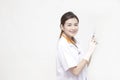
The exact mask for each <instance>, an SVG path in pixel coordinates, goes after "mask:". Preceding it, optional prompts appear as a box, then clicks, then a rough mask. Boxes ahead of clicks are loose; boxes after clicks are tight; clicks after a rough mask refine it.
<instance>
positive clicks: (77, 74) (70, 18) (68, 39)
mask: <svg viewBox="0 0 120 80" xmlns="http://www.w3.org/2000/svg"><path fill="white" fill-rule="evenodd" d="M78 24H79V19H78V17H77V16H76V15H75V14H74V13H73V12H66V13H65V14H64V15H63V16H62V17H61V24H60V28H61V34H60V39H59V41H58V48H57V49H58V53H57V67H56V68H57V80H88V79H87V65H88V64H89V62H90V59H91V56H92V54H93V52H94V50H95V47H96V41H95V37H94V36H93V37H92V39H91V41H90V47H89V49H88V51H87V53H84V52H83V51H82V49H81V48H80V44H79V42H78V41H77V40H76V39H75V37H74V36H75V35H76V33H77V32H78V28H79V27H78Z"/></svg>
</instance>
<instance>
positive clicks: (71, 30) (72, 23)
mask: <svg viewBox="0 0 120 80" xmlns="http://www.w3.org/2000/svg"><path fill="white" fill-rule="evenodd" d="M61 29H62V30H63V32H64V34H65V35H66V36H68V37H70V38H71V37H74V36H75V35H76V33H77V32H78V21H77V19H76V18H71V19H68V20H67V21H66V22H65V24H64V25H63V26H61Z"/></svg>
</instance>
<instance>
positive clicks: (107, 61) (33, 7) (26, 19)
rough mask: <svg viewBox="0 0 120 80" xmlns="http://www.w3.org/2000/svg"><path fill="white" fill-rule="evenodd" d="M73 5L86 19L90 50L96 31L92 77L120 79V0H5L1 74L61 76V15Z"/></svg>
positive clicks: (51, 79) (26, 79)
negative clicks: (58, 59)
mask: <svg viewBox="0 0 120 80" xmlns="http://www.w3.org/2000/svg"><path fill="white" fill-rule="evenodd" d="M67 11H73V12H74V13H75V14H76V15H77V16H78V17H79V19H80V24H79V27H80V28H79V33H78V34H77V36H78V38H79V39H80V41H81V42H82V44H81V46H82V47H83V49H84V51H87V47H88V42H89V39H90V37H91V35H92V33H94V32H95V33H96V37H97V41H98V43H99V44H98V46H97V49H96V51H95V53H94V55H93V58H92V61H91V64H90V66H89V78H90V80H120V77H119V74H120V69H119V68H120V64H119V60H120V58H119V53H120V50H119V47H120V37H119V34H120V31H119V27H120V1H119V0H71V1H70V0H0V80H55V77H56V73H55V71H56V69H55V68H56V64H55V54H56V43H57V40H58V37H59V34H60V28H59V24H60V18H61V16H62V15H63V13H65V12H67Z"/></svg>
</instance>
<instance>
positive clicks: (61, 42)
mask: <svg viewBox="0 0 120 80" xmlns="http://www.w3.org/2000/svg"><path fill="white" fill-rule="evenodd" d="M68 44H69V43H68V42H67V40H66V39H65V38H64V37H61V38H60V39H59V40H58V44H57V45H58V47H65V46H67V45H68Z"/></svg>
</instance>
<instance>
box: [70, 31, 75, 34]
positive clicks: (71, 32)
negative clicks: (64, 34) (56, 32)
mask: <svg viewBox="0 0 120 80" xmlns="http://www.w3.org/2000/svg"><path fill="white" fill-rule="evenodd" d="M69 32H70V33H72V34H74V33H76V32H77V31H69Z"/></svg>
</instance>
